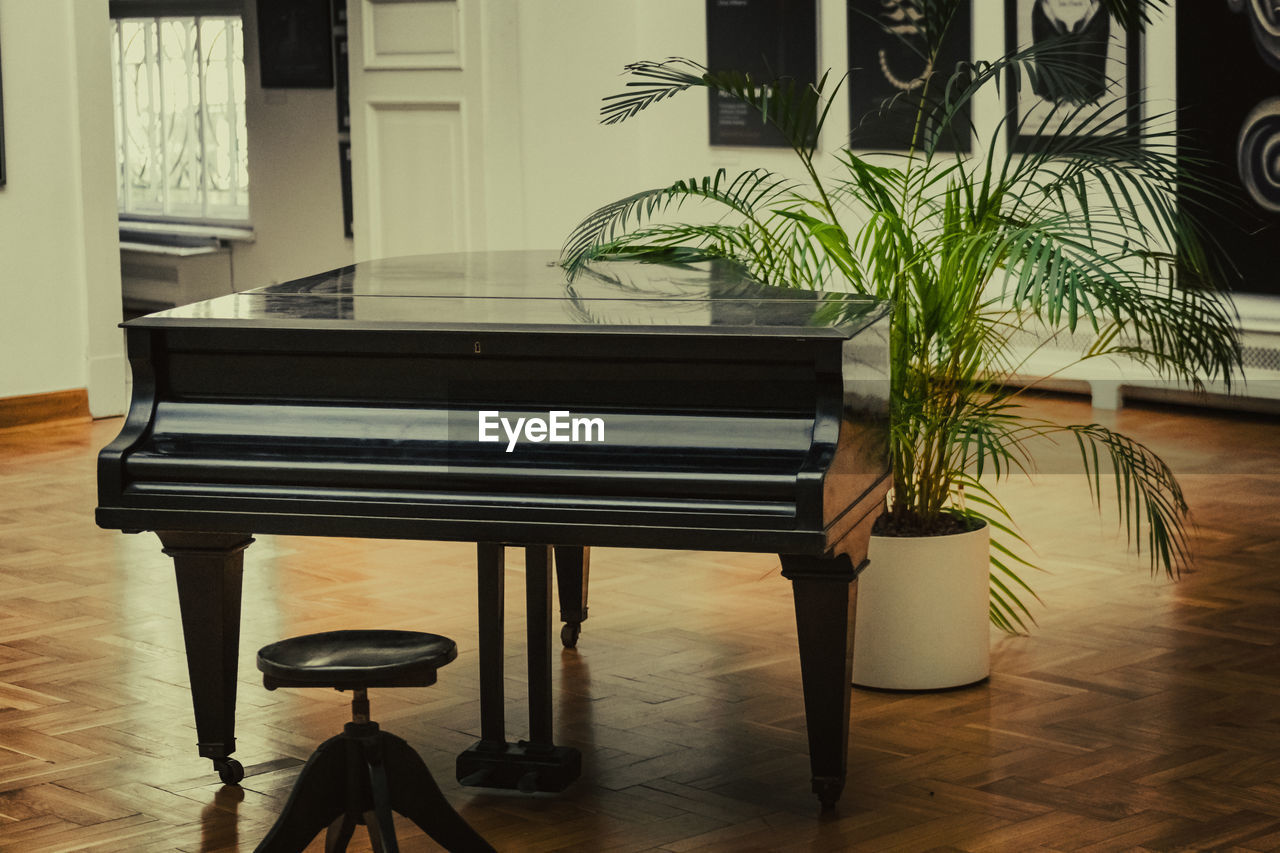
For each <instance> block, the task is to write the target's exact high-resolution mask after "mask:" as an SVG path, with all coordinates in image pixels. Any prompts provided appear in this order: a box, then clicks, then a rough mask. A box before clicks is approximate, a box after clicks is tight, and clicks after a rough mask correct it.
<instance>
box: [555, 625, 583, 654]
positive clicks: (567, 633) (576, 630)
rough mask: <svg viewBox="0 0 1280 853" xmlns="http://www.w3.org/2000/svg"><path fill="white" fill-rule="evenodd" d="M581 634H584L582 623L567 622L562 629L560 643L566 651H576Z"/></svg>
mask: <svg viewBox="0 0 1280 853" xmlns="http://www.w3.org/2000/svg"><path fill="white" fill-rule="evenodd" d="M580 634H582V623H581V622H566V623H564V625H562V626H561V628H560V642H561V643H563V644H564V647H565V648H566V649H576V648H577V647H578V636H579V635H580Z"/></svg>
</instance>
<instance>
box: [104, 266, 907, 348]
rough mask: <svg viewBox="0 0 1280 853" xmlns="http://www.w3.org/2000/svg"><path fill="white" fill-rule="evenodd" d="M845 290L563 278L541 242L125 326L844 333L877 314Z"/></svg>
mask: <svg viewBox="0 0 1280 853" xmlns="http://www.w3.org/2000/svg"><path fill="white" fill-rule="evenodd" d="M887 311H888V308H887V305H886V303H883V302H879V301H877V300H875V299H872V298H869V297H866V296H861V295H857V294H852V293H829V292H819V291H811V290H798V289H788V288H778V287H771V286H769V285H765V284H761V283H759V282H758V281H756V280H754V279H752V278H751V277H749V276H748V275H747V274H746V273H745V271H744V270H743V269H742V267H741V266H740V265H738V264H735V263H733V262H729V261H707V262H701V263H696V264H652V263H638V262H634V261H609V262H600V263H595V264H591V265H589V266H588V267H587V268H585V269H584V270H583V271H582V272H580V273H579V275H578V276H577V277H576V278H575V279H574V280H573V281H572V282H570V281H569V280H568V278H567V276H566V275H565V272H564V270H563V269H562V268H561V267H560V266H559V264H558V263H557V261H556V253H555V252H551V251H519V252H472V253H460V254H448V255H414V256H408V257H401V258H389V259H385V260H376V261H364V262H361V263H356V264H352V265H350V266H345V267H340V268H338V269H336V270H332V271H329V272H325V273H320V274H318V275H312V276H308V277H305V278H300V279H297V280H295V281H289V282H284V283H281V284H275V285H271V286H269V287H263V288H258V289H256V290H249V291H245V292H243V293H235V294H231V295H229V296H223V297H219V298H216V299H211V300H208V301H205V302H198V303H194V304H192V305H185V306H181V307H178V308H173V309H170V310H168V311H162V312H159V313H157V314H151V315H148V316H146V317H142V318H139V319H136V320H131V321H129V322H128V323H126V324H125V325H126V326H129V327H167V326H193V325H194V326H201V325H218V326H222V325H231V326H235V325H239V324H242V323H243V324H252V325H254V326H259V327H261V326H263V325H277V324H278V325H281V326H289V327H299V326H302V327H311V326H329V325H341V326H343V327H353V326H364V325H365V324H368V325H370V326H376V327H379V328H388V327H403V328H417V329H432V328H449V329H461V328H474V329H487V330H492V331H500V330H503V329H511V330H515V329H521V330H534V329H538V330H548V331H551V330H555V331H572V332H591V331H601V332H605V331H607V332H624V331H638V332H650V333H653V332H663V333H680V332H695V331H696V332H698V333H701V334H707V333H710V334H735V333H742V332H747V333H750V334H752V335H756V336H761V335H763V336H775V335H776V336H794V335H797V334H800V335H803V336H805V337H838V338H850V337H852V336H854V335H856V334H857V333H858V332H859V331H861V330H862V329H863V328H865V327H867V326H868V325H870V324H872V323H874V322H876V321H877V320H880V319H881V318H883V317H884V316H885V315H886V314H887Z"/></svg>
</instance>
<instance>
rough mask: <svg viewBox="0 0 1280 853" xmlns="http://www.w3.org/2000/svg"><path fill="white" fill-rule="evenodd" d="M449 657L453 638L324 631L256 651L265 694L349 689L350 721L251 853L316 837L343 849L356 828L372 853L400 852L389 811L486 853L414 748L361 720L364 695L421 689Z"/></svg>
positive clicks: (465, 850)
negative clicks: (378, 690)
mask: <svg viewBox="0 0 1280 853" xmlns="http://www.w3.org/2000/svg"><path fill="white" fill-rule="evenodd" d="M457 656H458V647H457V645H456V644H455V643H454V642H453V640H451V639H449V638H448V637H441V636H440V635H438V634H425V633H420V632H417V631H387V630H361V631H327V632H324V633H320V634H307V635H304V636H301V637H292V638H290V639H287V640H280V641H279V642H276V643H271V644H270V645H267V646H263V647H262V648H261V649H260V650H259V651H258V669H260V670H262V683H263V685H264V686H265V687H266V688H267V689H268V690H275V689H276V688H277V687H329V688H333V689H335V690H350V691H352V697H351V712H352V721H351V722H349V723H347V724H346V725H345V726H344V727H343V730H342V734H340V735H336V736H334V737H331V738H329V740H327V741H325V742H324V743H322V744H321V745H320V746H319V747H317V748H316V751H315V752H313V753H312V754H311V757H310V758H309V759H308V760H307V763H306V766H304V767H303V768H302V772H301V773H300V774H299V775H298V781H297V782H296V783H295V784H294V786H293V790H292V791H291V792H290V794H289V799H288V801H287V802H286V803H285V806H284V810H283V811H282V812H281V813H280V817H279V818H277V819H276V822H275V824H274V825H273V826H272V827H271V830H270V831H269V832H268V833H267V835H266V837H265V838H263V840H262V842H261V843H260V844H259V845H258V846H257V848H256V850H257V851H258V853H286V851H288V853H295V851H299V852H300V851H302V850H303V849H305V848H306V846H307V845H308V844H310V843H311V840H312V839H313V838H315V836H316V835H318V834H319V833H320V831H321V830H326V835H325V848H324V849H325V850H326V851H338V850H345V849H346V847H347V843H348V842H349V841H350V840H351V836H352V835H353V834H354V832H355V828H356V826H357V825H359V824H364V825H365V826H366V827H368V830H369V838H370V841H371V842H372V844H373V849H374V850H377V851H386V853H398V851H399V846H398V845H397V843H396V835H395V827H394V825H393V823H392V817H391V814H392V812H399V813H400V814H402V815H404V816H405V817H407V818H409V819H410V820H411V821H413V822H414V823H415V824H417V826H418V827H419V828H420V829H422V831H423V832H425V833H426V834H427V835H429V836H431V837H432V838H433V839H435V841H436V842H437V843H438V844H440V845H441V846H443V847H444V848H445V849H446V850H450V851H454V853H492V851H493V847H491V846H490V845H489V843H488V842H486V841H485V840H484V839H483V838H481V837H480V835H479V834H478V833H476V831H475V830H474V829H472V828H471V827H470V826H469V825H468V824H467V822H466V821H465V820H463V819H462V816H461V815H459V814H458V813H457V812H456V811H454V809H453V806H451V805H449V801H448V800H446V799H445V797H444V794H443V793H442V792H441V791H440V787H439V786H438V785H437V784H436V783H435V780H434V779H433V778H432V776H431V771H429V770H428V769H427V766H426V764H424V763H423V761H422V759H421V758H420V757H419V756H418V754H417V753H416V752H415V751H414V750H413V747H411V746H409V744H407V743H406V742H405V741H403V740H401V739H400V738H398V737H396V736H395V735H393V734H391V733H389V732H384V731H381V730H380V729H379V728H378V724H377V723H375V722H373V721H372V720H370V719H369V699H368V693H367V691H368V689H369V688H371V687H428V686H430V685H432V684H435V682H436V670H437V669H439V668H440V667H442V666H445V665H446V664H448V663H449V662H450V661H452V660H453V659H454V658H456V657H457Z"/></svg>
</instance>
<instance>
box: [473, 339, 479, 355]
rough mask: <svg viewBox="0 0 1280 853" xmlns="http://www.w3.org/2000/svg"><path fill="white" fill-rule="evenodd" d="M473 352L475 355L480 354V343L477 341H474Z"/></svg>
mask: <svg viewBox="0 0 1280 853" xmlns="http://www.w3.org/2000/svg"><path fill="white" fill-rule="evenodd" d="M474 352H475V353H477V354H479V352H480V342H479V341H476V344H475V348H474Z"/></svg>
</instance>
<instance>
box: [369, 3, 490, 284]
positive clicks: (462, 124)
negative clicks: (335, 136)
mask: <svg viewBox="0 0 1280 853" xmlns="http://www.w3.org/2000/svg"><path fill="white" fill-rule="evenodd" d="M488 2H490V3H492V0H488ZM504 7H505V9H506V10H512V7H510V6H508V5H507V3H506V2H499V3H497V4H496V6H491V7H490V8H489V9H488V10H484V11H482V3H481V0H348V35H349V39H350V42H349V51H350V53H349V55H350V74H351V157H352V199H353V204H354V210H353V213H354V220H355V221H354V223H353V231H354V237H355V256H356V259H357V260H366V259H370V258H384V257H394V256H397V255H408V254H418V253H432V252H455V251H470V250H478V249H483V248H486V246H487V244H488V241H487V239H486V235H485V210H484V208H485V203H484V199H485V169H484V165H485V164H484V160H485V152H486V146H485V139H484V135H485V134H484V127H485V122H484V120H483V119H484V104H483V103H482V95H483V92H484V88H483V86H482V63H483V59H484V57H483V56H482V55H481V54H482V45H484V44H485V40H484V38H483V32H482V30H483V25H484V23H485V21H484V20H483V15H484V14H486V13H487V14H489V15H491V16H492V15H493V14H494V12H495V11H497V10H500V9H503V8H504Z"/></svg>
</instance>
